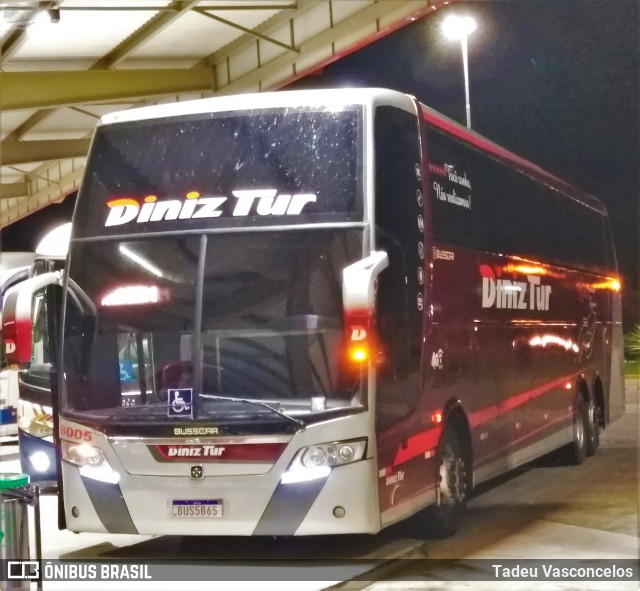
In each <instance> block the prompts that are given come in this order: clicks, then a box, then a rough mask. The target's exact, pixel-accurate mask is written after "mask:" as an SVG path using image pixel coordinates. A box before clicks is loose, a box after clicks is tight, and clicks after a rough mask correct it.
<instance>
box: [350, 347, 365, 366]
mask: <svg viewBox="0 0 640 591" xmlns="http://www.w3.org/2000/svg"><path fill="white" fill-rule="evenodd" d="M349 359H350V360H351V361H353V362H354V363H366V362H367V361H369V349H368V347H367V346H366V345H353V346H351V347H350V348H349Z"/></svg>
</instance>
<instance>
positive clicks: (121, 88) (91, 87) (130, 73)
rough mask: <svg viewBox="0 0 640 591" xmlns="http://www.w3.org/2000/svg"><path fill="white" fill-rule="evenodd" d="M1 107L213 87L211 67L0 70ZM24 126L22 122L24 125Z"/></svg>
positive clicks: (62, 103)
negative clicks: (36, 70)
mask: <svg viewBox="0 0 640 591" xmlns="http://www.w3.org/2000/svg"><path fill="white" fill-rule="evenodd" d="M0 83H1V84H2V93H0V109H2V110H3V111H10V110H18V109H41V108H48V107H61V106H65V105H74V104H87V103H92V102H98V101H111V100H121V99H134V98H142V97H150V96H164V95H171V94H180V93H183V92H198V91H203V90H211V89H212V88H213V83H214V80H213V73H212V69H211V68H202V67H200V68H189V69H165V70H157V69H151V70H85V71H80V72H77V71H58V72H2V73H0ZM23 127H24V125H23Z"/></svg>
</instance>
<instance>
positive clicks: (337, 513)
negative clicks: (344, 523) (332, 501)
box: [333, 505, 347, 519]
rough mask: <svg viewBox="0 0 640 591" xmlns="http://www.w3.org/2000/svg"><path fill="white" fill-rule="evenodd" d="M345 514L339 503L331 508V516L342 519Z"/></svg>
mask: <svg viewBox="0 0 640 591" xmlns="http://www.w3.org/2000/svg"><path fill="white" fill-rule="evenodd" d="M346 514H347V512H346V511H345V509H344V507H340V505H338V506H337V507H334V508H333V516H334V517H336V518H338V519H342V518H343V517H344V516H345V515H346Z"/></svg>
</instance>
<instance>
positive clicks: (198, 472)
mask: <svg viewBox="0 0 640 591" xmlns="http://www.w3.org/2000/svg"><path fill="white" fill-rule="evenodd" d="M191 478H193V480H201V479H202V478H204V470H203V469H202V466H191Z"/></svg>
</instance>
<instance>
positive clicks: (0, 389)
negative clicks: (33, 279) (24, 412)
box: [0, 252, 33, 437]
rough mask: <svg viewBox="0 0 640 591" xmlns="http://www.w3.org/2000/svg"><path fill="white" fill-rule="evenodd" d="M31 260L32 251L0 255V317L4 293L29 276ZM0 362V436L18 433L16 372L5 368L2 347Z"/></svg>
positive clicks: (0, 315)
mask: <svg viewBox="0 0 640 591" xmlns="http://www.w3.org/2000/svg"><path fill="white" fill-rule="evenodd" d="M32 262H33V253H32V252H4V253H2V254H1V255H0V319H1V318H2V299H3V296H4V294H5V293H6V292H7V291H8V290H9V289H10V288H11V287H13V286H14V285H17V284H18V283H20V282H21V281H24V280H25V279H27V277H29V272H30V270H31V263H32ZM0 364H1V367H0V437H7V436H14V435H17V433H18V426H17V420H16V410H17V406H18V374H17V372H16V371H12V370H10V369H8V368H7V366H6V362H5V355H4V347H3V348H2V353H0Z"/></svg>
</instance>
